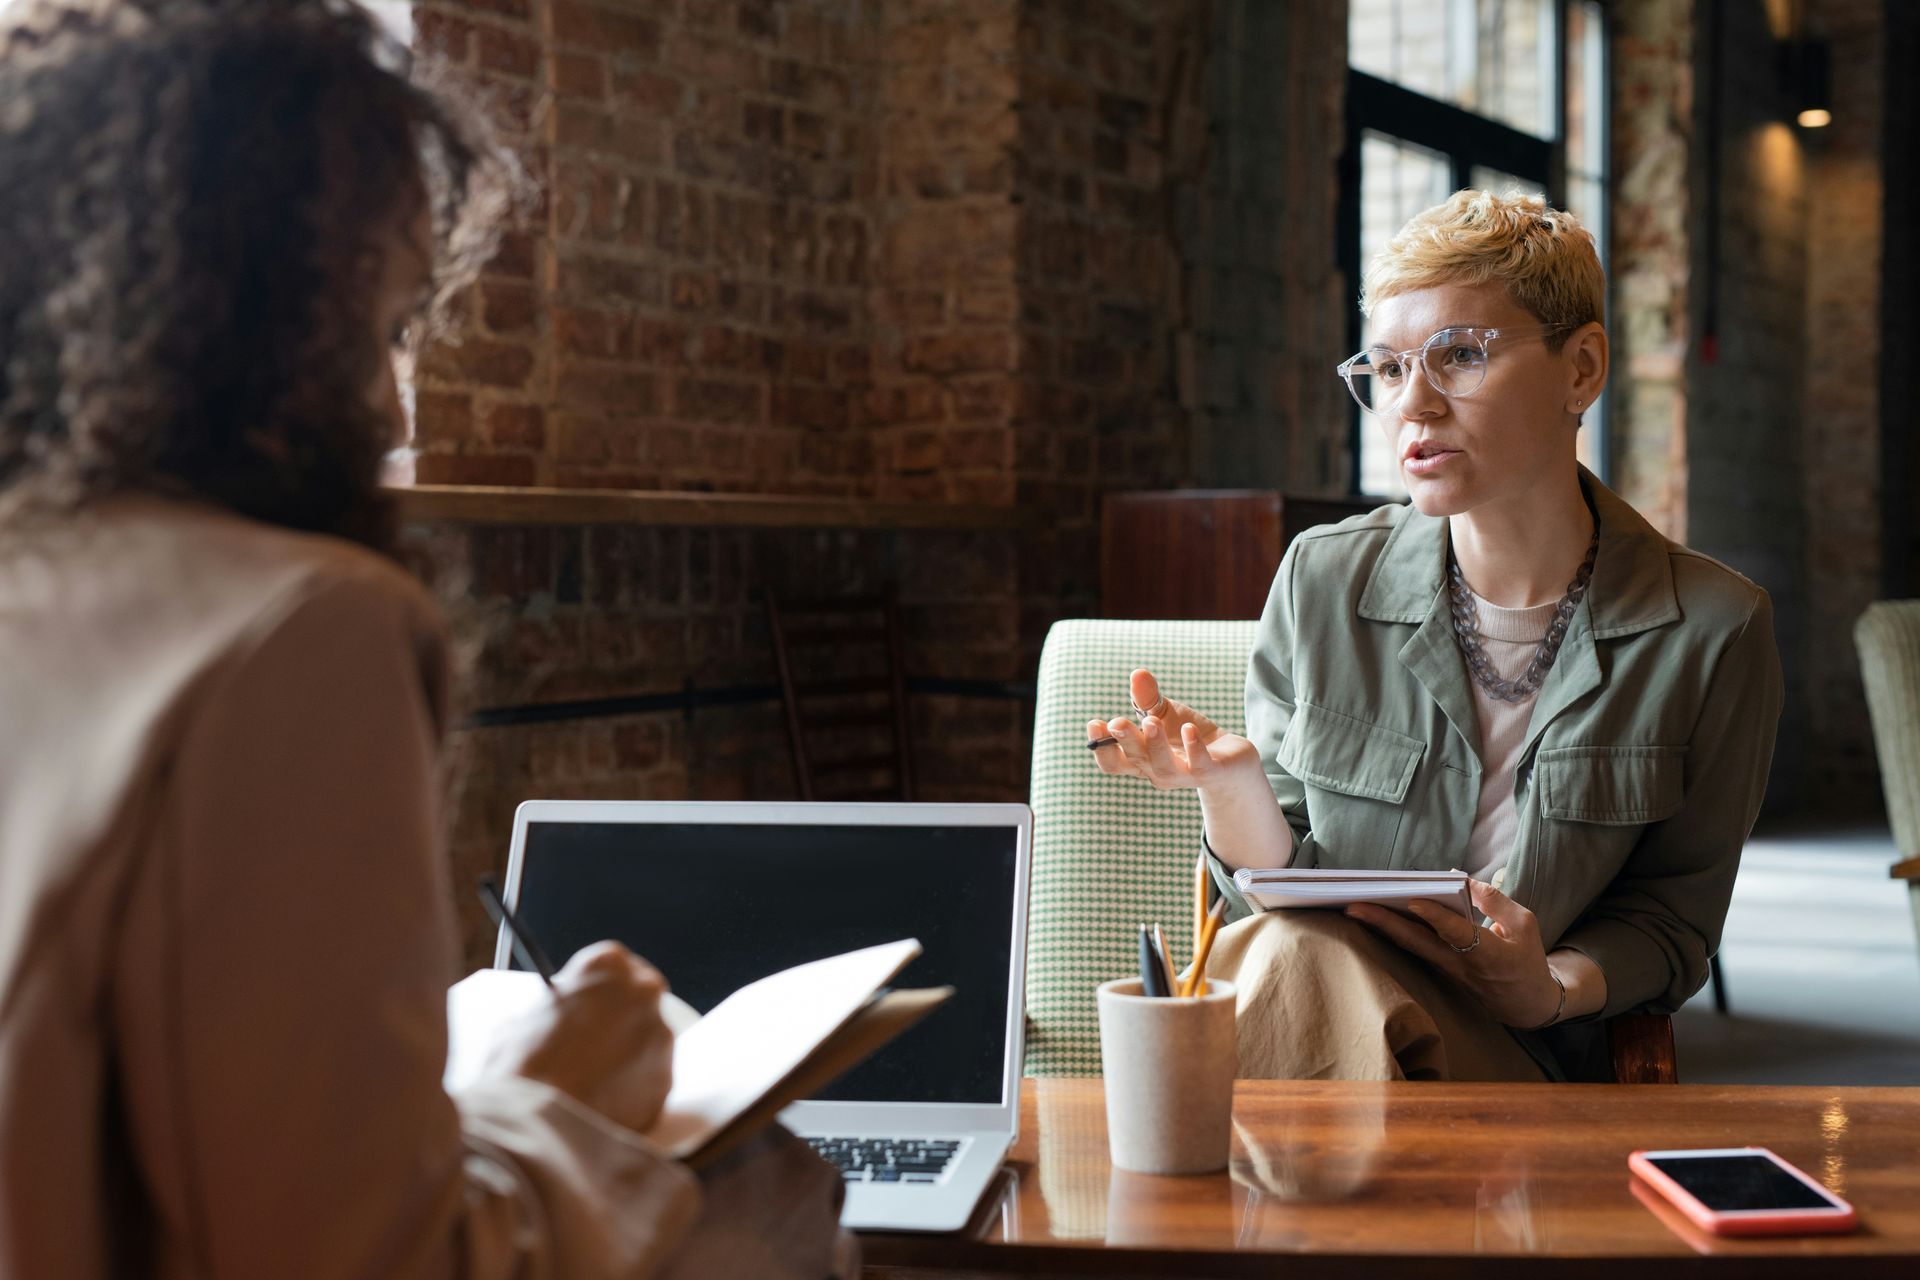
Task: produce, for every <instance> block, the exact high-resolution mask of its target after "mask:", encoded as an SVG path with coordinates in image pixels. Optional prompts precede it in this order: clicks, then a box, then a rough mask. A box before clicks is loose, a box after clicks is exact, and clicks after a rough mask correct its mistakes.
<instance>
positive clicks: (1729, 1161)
mask: <svg viewBox="0 0 1920 1280" xmlns="http://www.w3.org/2000/svg"><path fill="white" fill-rule="evenodd" d="M1627 1167H1628V1168H1629V1169H1631V1170H1633V1172H1634V1173H1635V1174H1636V1175H1638V1176H1639V1177H1640V1178H1641V1179H1642V1180H1643V1181H1644V1182H1646V1184H1647V1185H1648V1186H1649V1187H1652V1188H1653V1189H1654V1190H1655V1191H1658V1192H1659V1193H1660V1194H1661V1195H1663V1196H1665V1197H1666V1198H1667V1199H1668V1200H1671V1201H1672V1202H1673V1204H1674V1206H1675V1207H1676V1208H1678V1209H1679V1210H1680V1212H1682V1213H1684V1214H1686V1215H1687V1217H1688V1218H1689V1219H1691V1220H1692V1221H1693V1222H1694V1223H1695V1224H1696V1225H1697V1226H1699V1227H1701V1228H1703V1229H1704V1230H1707V1231H1711V1232H1713V1233H1714V1234H1715V1235H1722V1236H1784V1235H1810V1234H1815V1233H1824V1232H1830V1231H1851V1230H1853V1226H1854V1214H1853V1206H1852V1205H1850V1204H1848V1203H1847V1202H1846V1201H1845V1200H1842V1199H1841V1198H1840V1197H1839V1196H1836V1195H1834V1194H1833V1192H1831V1191H1829V1190H1827V1189H1826V1188H1825V1187H1823V1186H1821V1185H1820V1184H1819V1183H1818V1182H1815V1181H1814V1180H1813V1179H1812V1178H1810V1177H1808V1176H1807V1175H1806V1174H1804V1173H1802V1172H1800V1170H1798V1169H1796V1168H1794V1167H1793V1166H1792V1165H1790V1164H1788V1163H1787V1162H1786V1161H1785V1160H1782V1159H1781V1158H1780V1157H1779V1156H1777V1155H1775V1154H1773V1152H1771V1151H1769V1150H1767V1149H1766V1148H1765V1147H1708V1148H1703V1149H1700V1150H1694V1151H1636V1152H1634V1153H1633V1154H1632V1155H1630V1156H1628V1157H1627Z"/></svg>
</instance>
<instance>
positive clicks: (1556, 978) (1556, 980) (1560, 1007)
mask: <svg viewBox="0 0 1920 1280" xmlns="http://www.w3.org/2000/svg"><path fill="white" fill-rule="evenodd" d="M1547 976H1548V977H1549V978H1552V979H1553V985H1554V986H1556V987H1558V988H1560V1003H1559V1004H1557V1005H1555V1006H1554V1007H1553V1016H1552V1017H1551V1018H1548V1019H1547V1020H1546V1021H1545V1022H1542V1023H1540V1024H1539V1025H1537V1026H1532V1027H1527V1028H1526V1030H1528V1031H1545V1030H1546V1029H1547V1028H1548V1027H1550V1026H1552V1025H1553V1024H1554V1023H1556V1022H1558V1021H1560V1015H1561V1014H1563V1013H1565V1012H1566V1011H1567V984H1566V983H1564V982H1562V981H1560V975H1559V974H1557V973H1555V972H1554V971H1553V966H1552V965H1548V966H1547Z"/></svg>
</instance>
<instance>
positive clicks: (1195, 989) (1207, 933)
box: [1180, 896, 1227, 996]
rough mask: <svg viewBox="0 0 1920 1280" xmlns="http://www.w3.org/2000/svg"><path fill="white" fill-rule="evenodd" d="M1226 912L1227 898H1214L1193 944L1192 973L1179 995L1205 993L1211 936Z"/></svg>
mask: <svg viewBox="0 0 1920 1280" xmlns="http://www.w3.org/2000/svg"><path fill="white" fill-rule="evenodd" d="M1226 914H1227V900H1226V898H1225V897H1224V896H1222V897H1220V898H1218V899H1216V900H1215V902H1214V904H1213V910H1211V911H1209V912H1208V913H1207V920H1206V924H1205V925H1204V926H1202V927H1201V930H1200V940H1199V941H1198V942H1196V943H1194V944H1193V973H1192V974H1191V975H1190V976H1189V977H1188V978H1187V983H1186V985H1185V986H1184V987H1182V988H1181V989H1180V994H1181V995H1183V996H1203V995H1205V994H1207V953H1208V952H1209V951H1212V950H1213V937H1214V935H1215V934H1217V933H1219V932H1220V922H1221V921H1222V920H1223V919H1225V918H1226Z"/></svg>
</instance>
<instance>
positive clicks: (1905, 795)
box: [1853, 600, 1920, 858]
mask: <svg viewBox="0 0 1920 1280" xmlns="http://www.w3.org/2000/svg"><path fill="white" fill-rule="evenodd" d="M1853 642H1854V645H1855V647H1857V648H1858V649H1859V651H1860V678H1861V680H1862V681H1863V682H1864V683H1865V685H1866V689H1867V715H1868V718H1869V719H1870V720H1871V721H1872V722H1873V749H1874V753H1875V754H1876V755H1877V756H1878V757H1879V760H1880V786H1881V789H1882V790H1883V791H1885V792H1886V796H1887V821H1888V823H1889V824H1890V825H1891V826H1892V827H1893V844H1894V847H1895V848H1897V849H1899V850H1900V852H1901V854H1902V855H1903V856H1905V857H1908V858H1912V857H1915V856H1920V600H1881V601H1878V602H1877V603H1874V604H1870V605H1868V606H1867V610H1866V612H1865V613H1863V614H1861V615H1860V620H1859V621H1858V622H1856V623H1855V624H1854V627H1853Z"/></svg>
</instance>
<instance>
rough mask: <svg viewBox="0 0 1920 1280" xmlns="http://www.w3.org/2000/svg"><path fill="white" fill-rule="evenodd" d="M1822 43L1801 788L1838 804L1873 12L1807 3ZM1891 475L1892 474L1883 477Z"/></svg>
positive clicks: (1863, 741)
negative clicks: (1827, 73) (1805, 738)
mask: <svg viewBox="0 0 1920 1280" xmlns="http://www.w3.org/2000/svg"><path fill="white" fill-rule="evenodd" d="M1808 8H1809V12H1810V14H1811V17H1812V20H1813V21H1814V22H1815V23H1817V24H1818V29H1819V30H1821V31H1822V32H1824V33H1825V34H1826V35H1827V36H1828V37H1829V38H1831V40H1832V42H1833V66H1834V67H1835V68H1844V71H1843V72H1842V73H1841V74H1837V75H1836V76H1835V77H1834V82H1833V88H1834V94H1833V124H1832V125H1831V126H1830V127H1829V128H1827V129H1825V130H1822V131H1821V132H1819V133H1818V134H1813V135H1810V136H1808V138H1807V141H1806V146H1807V160H1808V164H1807V183H1808V209H1807V217H1808V226H1809V229H1810V231H1811V234H1810V235H1809V236H1808V253H1807V259H1808V260H1807V313H1806V342H1805V346H1804V351H1805V353H1806V363H1807V372H1806V382H1805V393H1806V402H1805V429H1806V458H1807V472H1806V478H1805V483H1806V490H1805V492H1806V504H1807V537H1808V546H1807V560H1808V606H1809V629H1808V637H1807V639H1808V645H1809V653H1808V661H1807V698H1808V721H1809V728H1810V730H1811V733H1812V740H1813V745H1814V751H1813V752H1811V753H1810V768H1809V770H1808V778H1807V782H1808V786H1809V787H1810V788H1811V789H1812V791H1813V793H1814V794H1817V795H1819V796H1821V797H1822V798H1823V801H1824V802H1825V803H1826V804H1827V805H1829V806H1831V807H1833V808H1835V809H1838V810H1841V811H1858V810H1860V809H1862V808H1863V807H1868V806H1871V805H1872V804H1873V803H1874V802H1875V801H1876V800H1877V787H1878V778H1877V772H1876V766H1875V759H1874V754H1873V742H1872V737H1871V735H1870V733H1869V732H1868V723H1867V714H1866V698H1865V690H1864V688H1863V686H1862V684H1861V679H1860V664H1859V659H1858V655H1857V653H1856V652H1855V650H1854V646H1853V623H1854V619H1856V618H1858V617H1859V616H1860V613H1861V611H1862V610H1863V609H1865V608H1866V606H1867V605H1868V604H1870V603H1872V601H1873V600H1874V599H1876V598H1877V597H1878V596H1879V594H1880V585H1881V555H1880V542H1881V519H1882V511H1883V504H1882V501H1881V498H1882V495H1881V492H1880V489H1881V483H1882V482H1883V480H1884V479H1890V478H1886V477H1882V476H1881V474H1880V457H1881V450H1880V432H1881V413H1880V408H1881V406H1880V380H1879V379H1878V378H1877V377H1874V376H1871V374H1869V373H1865V372H1863V371H1870V370H1877V369H1879V368H1880V362H1881V355H1882V351H1881V306H1880V301H1881V294H1880V289H1881V279H1882V254H1881V242H1882V239H1883V237H1884V234H1885V230H1886V229H1885V227H1884V226H1883V223H1882V219H1881V209H1882V204H1883V201H1882V193H1883V175H1882V158H1881V138H1882V136H1883V128H1882V121H1883V115H1882V107H1883V94H1884V88H1885V68H1886V63H1885V62H1884V61H1883V44H1884V32H1883V30H1882V23H1883V16H1882V12H1881V10H1882V6H1881V4H1879V3H1878V2H1877V0H1819V2H1818V3H1815V4H1812V5H1810V6H1808ZM1892 482H1893V483H1898V482H1899V481H1897V480H1894V481H1892Z"/></svg>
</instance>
